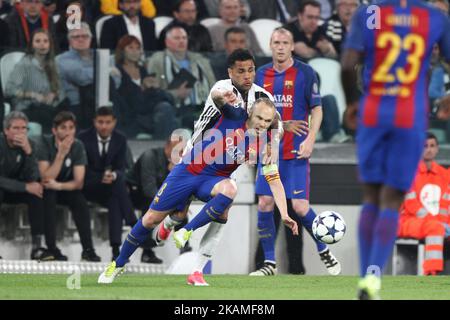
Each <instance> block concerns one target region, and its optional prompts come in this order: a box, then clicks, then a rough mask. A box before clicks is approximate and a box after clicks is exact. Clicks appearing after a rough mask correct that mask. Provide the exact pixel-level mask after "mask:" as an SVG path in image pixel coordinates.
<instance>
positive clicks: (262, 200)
mask: <svg viewBox="0 0 450 320" xmlns="http://www.w3.org/2000/svg"><path fill="white" fill-rule="evenodd" d="M274 209H275V201H274V199H273V198H272V197H268V196H260V197H258V211H262V212H270V211H273V210H274Z"/></svg>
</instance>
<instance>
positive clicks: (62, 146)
mask: <svg viewBox="0 0 450 320" xmlns="http://www.w3.org/2000/svg"><path fill="white" fill-rule="evenodd" d="M74 140H75V138H74V137H73V136H67V137H65V138H64V139H63V140H62V141H61V142H59V143H58V153H59V154H60V155H61V156H62V157H65V156H67V154H68V153H69V152H70V148H72V144H73V142H74Z"/></svg>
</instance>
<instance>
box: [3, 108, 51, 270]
mask: <svg viewBox="0 0 450 320" xmlns="http://www.w3.org/2000/svg"><path fill="white" fill-rule="evenodd" d="M3 127H4V128H3V134H0V207H1V206H2V204H5V203H9V204H11V203H12V204H19V203H25V204H26V205H27V209H28V219H29V222H30V231H31V245H32V250H31V259H32V260H41V261H49V260H54V256H53V255H52V254H51V253H50V251H48V250H47V249H45V248H43V247H42V243H43V240H44V229H45V227H44V222H45V221H44V203H43V201H42V196H43V188H42V185H41V184H40V183H39V170H38V162H37V159H36V146H35V143H34V142H33V141H32V140H30V139H28V137H27V131H28V129H27V128H28V118H27V116H26V115H25V114H24V113H23V112H20V111H12V112H10V113H9V114H8V115H7V116H6V117H5V120H4V123H3Z"/></svg>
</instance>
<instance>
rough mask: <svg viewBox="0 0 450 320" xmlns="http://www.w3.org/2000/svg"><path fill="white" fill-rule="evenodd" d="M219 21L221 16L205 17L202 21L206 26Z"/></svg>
mask: <svg viewBox="0 0 450 320" xmlns="http://www.w3.org/2000/svg"><path fill="white" fill-rule="evenodd" d="M219 21H220V18H217V17H213V18H205V19H203V20H201V21H200V23H201V24H202V25H204V26H205V27H206V28H208V27H210V26H212V25H214V24H216V23H219Z"/></svg>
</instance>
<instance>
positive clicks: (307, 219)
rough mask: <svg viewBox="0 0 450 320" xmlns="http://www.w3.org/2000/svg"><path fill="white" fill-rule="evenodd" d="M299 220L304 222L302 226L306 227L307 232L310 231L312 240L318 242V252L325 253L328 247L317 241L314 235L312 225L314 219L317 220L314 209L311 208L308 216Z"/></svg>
mask: <svg viewBox="0 0 450 320" xmlns="http://www.w3.org/2000/svg"><path fill="white" fill-rule="evenodd" d="M299 218H300V221H301V222H302V225H303V226H304V227H305V229H306V231H308V233H309V235H310V236H311V238H312V239H313V240H314V241H315V242H316V246H317V251H318V252H324V251H325V250H327V248H328V246H327V245H326V244H325V243H323V242H320V241H319V240H317V239H316V238H315V237H314V235H313V233H312V224H313V221H314V219H315V218H316V213H315V212H314V211H313V209H311V208H309V211H308V213H307V214H306V216H304V217H301V216H299Z"/></svg>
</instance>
